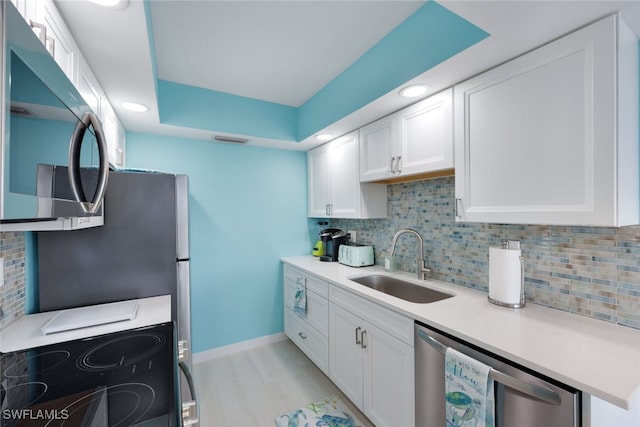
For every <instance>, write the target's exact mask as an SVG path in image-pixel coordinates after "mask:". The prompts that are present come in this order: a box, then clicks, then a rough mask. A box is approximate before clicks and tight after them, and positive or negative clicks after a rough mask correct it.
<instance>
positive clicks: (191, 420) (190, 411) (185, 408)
mask: <svg viewBox="0 0 640 427" xmlns="http://www.w3.org/2000/svg"><path fill="white" fill-rule="evenodd" d="M178 366H180V370H181V371H182V373H183V374H184V377H185V378H186V379H187V384H188V385H189V392H190V393H191V400H189V401H187V402H182V416H181V423H182V426H183V427H198V425H199V424H200V421H199V419H200V413H199V412H200V410H199V408H198V403H197V401H198V399H197V397H196V388H195V384H194V383H193V376H192V375H191V370H190V369H189V366H188V365H187V364H186V363H185V362H183V361H180V362H178Z"/></svg>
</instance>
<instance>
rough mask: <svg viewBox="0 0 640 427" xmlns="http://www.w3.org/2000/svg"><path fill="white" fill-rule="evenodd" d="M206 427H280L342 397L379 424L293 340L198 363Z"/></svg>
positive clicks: (368, 426) (200, 402)
mask: <svg viewBox="0 0 640 427" xmlns="http://www.w3.org/2000/svg"><path fill="white" fill-rule="evenodd" d="M194 377H195V382H196V390H197V392H198V405H199V406H200V420H201V422H200V425H201V426H202V427H262V426H269V427H274V426H275V422H274V420H275V418H276V417H278V416H279V415H281V414H283V413H285V412H290V411H293V410H295V409H297V408H300V407H302V406H305V405H307V404H309V403H311V402H315V401H318V400H321V399H323V398H325V397H327V396H330V395H332V394H338V395H339V396H340V398H341V399H342V400H343V401H344V402H345V404H347V406H349V408H350V409H351V410H352V411H353V413H354V415H356V416H357V417H358V418H360V420H362V421H363V422H364V423H365V427H372V426H373V424H371V423H370V422H369V420H367V419H366V417H365V416H364V415H362V413H361V412H360V411H358V410H357V409H356V408H355V407H354V406H353V404H352V403H351V402H350V401H349V400H348V399H347V398H346V397H345V396H344V395H343V394H342V393H341V392H340V391H339V390H338V389H337V388H336V386H335V385H334V384H333V383H332V382H331V380H329V378H328V377H327V376H325V375H324V374H323V373H322V371H320V370H319V369H318V368H317V367H316V366H315V365H314V364H313V362H311V361H310V360H309V359H308V358H307V357H306V356H305V355H304V354H303V353H302V352H301V351H300V350H299V349H298V348H297V347H296V346H295V345H294V344H293V343H292V342H291V341H289V340H285V341H279V342H276V343H274V344H269V345H265V346H262V347H258V348H255V349H252V350H248V351H243V352H240V353H236V354H233V355H230V356H225V357H220V358H217V359H213V360H209V361H204V362H199V363H196V364H194Z"/></svg>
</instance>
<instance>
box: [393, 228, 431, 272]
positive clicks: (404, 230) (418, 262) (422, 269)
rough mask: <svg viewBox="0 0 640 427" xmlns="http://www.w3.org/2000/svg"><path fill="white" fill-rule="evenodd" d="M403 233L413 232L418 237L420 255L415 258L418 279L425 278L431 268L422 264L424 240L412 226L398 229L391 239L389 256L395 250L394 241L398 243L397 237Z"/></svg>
mask: <svg viewBox="0 0 640 427" xmlns="http://www.w3.org/2000/svg"><path fill="white" fill-rule="evenodd" d="M405 233H409V234H413V235H414V236H416V237H417V239H418V243H419V244H420V255H419V256H418V259H417V260H416V267H417V269H418V271H417V273H418V279H420V280H426V279H427V274H429V273H431V269H430V268H427V267H425V265H424V241H423V240H422V236H421V235H420V233H418V232H417V231H416V230H414V229H412V228H401V229H400V230H398V231H397V232H396V234H395V235H394V236H393V240H391V249H389V256H391V257H393V252H394V251H395V250H396V243H398V238H399V237H400V236H401V235H403V234H405Z"/></svg>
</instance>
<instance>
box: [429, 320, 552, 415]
mask: <svg viewBox="0 0 640 427" xmlns="http://www.w3.org/2000/svg"><path fill="white" fill-rule="evenodd" d="M418 336H419V337H420V338H421V339H422V340H423V341H425V342H426V343H427V344H429V345H430V346H432V347H433V348H435V349H436V350H438V351H439V352H440V353H442V354H446V352H447V346H446V345H444V344H442V343H440V342H439V341H438V340H436V339H434V338H432V337H430V336H429V335H427V334H426V333H425V332H424V331H423V330H421V329H418ZM489 376H490V377H491V378H493V380H494V381H497V382H499V383H500V384H504V385H505V386H507V387H509V388H512V389H514V390H517V391H519V392H521V393H523V394H525V395H526V396H528V397H530V398H532V399H536V400H539V401H542V402H545V403H548V404H550V405H556V406H557V405H560V403H561V400H560V396H558V394H557V393H556V392H554V391H553V390H549V389H548V388H546V387H542V386H540V385H537V384H531V383H528V382H526V381H522V380H521V379H518V378H516V377H513V376H511V375H507V374H505V373H503V372H500V371H498V370H497V369H494V368H491V369H490V370H489Z"/></svg>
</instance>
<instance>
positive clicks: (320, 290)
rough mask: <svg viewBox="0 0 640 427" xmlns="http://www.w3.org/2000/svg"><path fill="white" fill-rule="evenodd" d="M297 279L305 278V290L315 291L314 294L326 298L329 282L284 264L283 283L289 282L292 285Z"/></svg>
mask: <svg viewBox="0 0 640 427" xmlns="http://www.w3.org/2000/svg"><path fill="white" fill-rule="evenodd" d="M297 280H306V286H307V291H311V292H315V293H316V294H318V295H320V296H322V297H324V298H328V294H329V290H328V288H329V284H328V283H327V282H325V281H323V280H320V279H318V278H317V277H315V276H312V275H310V274H308V273H304V272H302V271H300V270H297V269H295V268H293V267H289V266H288V265H285V266H284V281H285V283H288V282H291V283H293V285H294V287H295V284H296V281H297Z"/></svg>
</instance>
